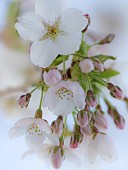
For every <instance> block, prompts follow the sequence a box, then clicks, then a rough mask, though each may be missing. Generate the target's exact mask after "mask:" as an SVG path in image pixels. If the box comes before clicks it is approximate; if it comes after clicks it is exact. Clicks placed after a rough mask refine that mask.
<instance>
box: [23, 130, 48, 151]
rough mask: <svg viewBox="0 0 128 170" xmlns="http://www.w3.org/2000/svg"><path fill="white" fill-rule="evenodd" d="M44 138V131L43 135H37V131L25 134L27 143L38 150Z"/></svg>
mask: <svg viewBox="0 0 128 170" xmlns="http://www.w3.org/2000/svg"><path fill="white" fill-rule="evenodd" d="M45 138H46V134H44V133H43V135H38V134H37V133H34V134H26V135H25V139H26V143H27V145H28V146H29V147H30V148H31V149H34V150H38V149H40V148H41V147H42V145H43V142H44V140H45Z"/></svg>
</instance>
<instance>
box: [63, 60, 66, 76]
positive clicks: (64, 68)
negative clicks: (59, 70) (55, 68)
mask: <svg viewBox="0 0 128 170" xmlns="http://www.w3.org/2000/svg"><path fill="white" fill-rule="evenodd" d="M63 73H64V74H66V63H65V58H64V60H63Z"/></svg>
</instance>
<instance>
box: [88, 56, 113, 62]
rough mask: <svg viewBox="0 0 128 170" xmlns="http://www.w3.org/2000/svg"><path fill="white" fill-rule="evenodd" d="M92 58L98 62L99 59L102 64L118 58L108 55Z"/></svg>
mask: <svg viewBox="0 0 128 170" xmlns="http://www.w3.org/2000/svg"><path fill="white" fill-rule="evenodd" d="M91 58H92V60H94V61H95V60H96V61H97V59H98V60H100V62H102V63H104V62H105V61H107V60H116V57H114V56H108V55H97V56H93V57H91Z"/></svg>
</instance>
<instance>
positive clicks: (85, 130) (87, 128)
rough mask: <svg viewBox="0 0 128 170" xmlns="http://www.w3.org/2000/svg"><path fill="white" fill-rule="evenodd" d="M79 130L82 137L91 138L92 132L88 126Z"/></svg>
mask: <svg viewBox="0 0 128 170" xmlns="http://www.w3.org/2000/svg"><path fill="white" fill-rule="evenodd" d="M80 130H81V132H82V134H83V135H88V136H92V130H91V127H90V125H89V124H88V125H87V126H85V127H81V128H80Z"/></svg>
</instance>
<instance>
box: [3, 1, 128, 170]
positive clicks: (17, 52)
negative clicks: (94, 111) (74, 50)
mask: <svg viewBox="0 0 128 170" xmlns="http://www.w3.org/2000/svg"><path fill="white" fill-rule="evenodd" d="M34 1H35V0H15V1H11V0H0V80H1V81H0V136H1V137H0V170H29V169H31V170H35V169H38V170H42V169H44V170H47V169H48V170H50V169H52V168H51V165H50V164H47V165H46V163H45V160H40V159H38V158H37V156H36V155H32V156H30V157H27V158H25V159H21V157H22V155H23V153H24V152H25V151H26V150H27V149H28V148H27V146H26V144H25V141H24V137H21V138H18V139H15V140H11V139H9V137H8V131H9V129H10V128H11V127H12V126H13V123H14V122H15V121H16V120H18V119H19V118H21V117H24V116H30V115H33V114H34V112H35V110H36V105H38V102H37V100H38V95H39V94H38V92H36V93H35V94H34V96H33V99H32V102H31V104H30V106H29V108H28V109H27V110H26V109H20V108H19V107H18V106H17V99H18V97H19V96H20V95H21V94H22V93H24V92H25V90H26V89H28V88H29V87H30V86H31V85H33V84H34V83H36V82H38V80H39V78H40V70H39V68H35V67H34V66H33V65H32V64H31V63H30V60H29V44H28V43H27V42H26V41H24V40H22V39H20V37H18V35H17V33H16V31H15V29H14V23H15V22H16V17H17V15H18V16H19V15H22V14H23V13H25V12H26V11H32V10H34ZM61 1H62V8H66V7H76V8H79V9H81V10H82V11H83V12H85V13H89V14H90V16H91V26H90V28H89V31H88V32H87V35H86V38H87V40H88V42H89V43H92V42H95V41H97V40H100V39H101V38H102V37H105V36H106V35H107V34H109V33H114V34H116V38H115V40H114V41H113V42H112V43H111V44H110V45H105V46H104V47H102V48H100V47H96V48H94V49H93V50H92V51H91V53H94V54H99V53H101V52H100V51H102V52H103V53H105V54H109V55H114V56H117V61H116V62H115V63H108V67H109V66H110V65H111V66H112V67H113V68H115V69H116V70H118V71H120V72H121V74H120V75H119V76H117V77H115V78H113V79H112V80H111V81H112V82H113V83H116V84H118V85H119V86H120V87H121V88H122V89H123V90H124V93H125V95H126V96H127V97H128V1H127V0H121V1H120V0H61ZM110 100H111V102H112V103H113V104H114V105H115V106H117V108H118V111H119V112H120V114H122V115H123V116H124V117H125V119H126V127H125V129H124V130H123V131H121V130H118V129H116V128H115V125H114V124H113V122H112V120H111V119H110V118H109V117H108V119H109V122H110V123H109V124H110V125H109V130H108V133H109V134H110V136H111V137H112V138H113V141H114V143H115V147H116V148H117V151H118V154H119V158H118V160H117V161H116V162H114V163H111V164H107V163H103V162H102V161H101V160H100V159H97V162H96V164H95V165H93V166H91V165H89V164H88V163H87V162H84V163H81V164H80V165H79V164H78V165H75V164H74V162H72V163H70V162H68V161H64V163H63V166H62V168H61V169H62V170H64V169H70V168H73V169H74V170H77V169H81V170H86V169H89V170H92V169H93V170H97V169H99V170H108V169H109V170H126V169H127V167H128V161H127V159H128V122H127V120H128V109H126V105H125V104H123V103H122V102H120V101H117V100H112V98H110ZM45 116H47V115H45Z"/></svg>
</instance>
